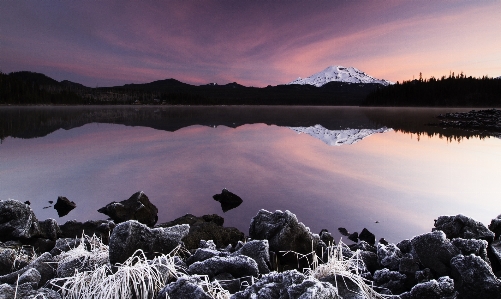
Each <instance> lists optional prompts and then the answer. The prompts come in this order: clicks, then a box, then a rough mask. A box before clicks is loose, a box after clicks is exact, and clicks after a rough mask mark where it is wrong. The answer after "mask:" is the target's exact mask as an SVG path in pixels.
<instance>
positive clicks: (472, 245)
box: [451, 238, 490, 264]
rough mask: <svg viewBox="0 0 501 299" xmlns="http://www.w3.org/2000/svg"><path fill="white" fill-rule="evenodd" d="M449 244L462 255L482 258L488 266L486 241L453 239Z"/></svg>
mask: <svg viewBox="0 0 501 299" xmlns="http://www.w3.org/2000/svg"><path fill="white" fill-rule="evenodd" d="M451 243H452V245H454V246H456V247H457V248H458V249H459V251H461V254H462V255H470V254H474V255H476V256H479V257H480V258H482V259H483V260H484V261H485V262H486V263H488V264H490V261H489V258H488V257H487V246H488V243H487V241H485V240H476V239H461V238H454V239H452V241H451Z"/></svg>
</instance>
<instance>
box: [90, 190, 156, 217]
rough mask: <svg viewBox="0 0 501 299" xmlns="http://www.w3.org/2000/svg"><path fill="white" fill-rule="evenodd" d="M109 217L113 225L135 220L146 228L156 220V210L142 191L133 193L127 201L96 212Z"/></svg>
mask: <svg viewBox="0 0 501 299" xmlns="http://www.w3.org/2000/svg"><path fill="white" fill-rule="evenodd" d="M97 211H98V212H99V213H103V214H105V215H107V216H109V217H110V218H111V219H113V221H115V223H120V222H124V221H127V220H137V221H139V222H141V223H143V224H146V225H147V226H153V225H155V223H157V220H158V215H157V214H158V209H157V207H156V206H155V205H153V204H152V203H151V202H150V200H149V199H148V197H147V196H146V194H144V192H143V191H139V192H136V193H134V194H133V195H132V196H131V197H130V198H129V199H127V200H122V201H121V202H115V201H114V202H112V203H109V204H107V205H106V206H105V207H103V208H100V209H99V210H97Z"/></svg>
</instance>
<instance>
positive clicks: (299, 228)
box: [249, 210, 320, 264]
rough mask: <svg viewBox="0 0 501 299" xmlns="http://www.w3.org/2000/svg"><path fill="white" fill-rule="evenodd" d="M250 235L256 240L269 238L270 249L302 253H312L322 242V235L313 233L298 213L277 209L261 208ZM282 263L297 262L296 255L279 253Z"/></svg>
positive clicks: (251, 227)
mask: <svg viewBox="0 0 501 299" xmlns="http://www.w3.org/2000/svg"><path fill="white" fill-rule="evenodd" d="M249 237H250V238H252V239H256V240H268V243H269V246H270V250H271V251H274V252H275V253H279V252H280V251H294V252H297V253H301V254H308V253H311V252H312V250H316V249H317V246H318V245H319V243H320V237H319V236H318V235H317V234H312V233H311V232H310V229H309V228H307V227H306V226H305V225H304V224H303V223H301V222H299V221H298V220H297V218H296V215H294V214H292V213H291V212H289V211H285V212H282V211H275V212H274V213H271V212H268V211H266V210H260V211H259V212H258V214H257V215H256V216H254V218H252V220H251V223H250V228H249ZM279 259H280V261H281V262H282V263H296V264H297V260H296V256H295V255H293V254H290V255H289V256H283V255H281V254H279Z"/></svg>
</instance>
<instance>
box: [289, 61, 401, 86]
mask: <svg viewBox="0 0 501 299" xmlns="http://www.w3.org/2000/svg"><path fill="white" fill-rule="evenodd" d="M329 82H344V83H375V84H381V85H384V86H387V85H390V84H393V83H392V82H390V81H388V80H383V79H376V78H374V77H372V76H369V75H367V74H366V73H364V72H362V71H361V70H359V69H357V68H354V67H348V68H346V67H344V66H340V65H336V66H329V67H327V68H326V69H324V70H323V71H321V72H318V73H316V74H313V75H311V76H309V77H307V78H304V79H302V78H301V77H299V78H297V79H296V80H294V81H292V82H289V83H287V84H288V85H291V84H300V85H305V84H308V85H314V86H316V87H321V86H323V85H325V84H327V83H329Z"/></svg>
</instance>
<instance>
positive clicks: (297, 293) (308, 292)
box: [288, 278, 338, 299]
mask: <svg viewBox="0 0 501 299" xmlns="http://www.w3.org/2000/svg"><path fill="white" fill-rule="evenodd" d="M288 293H289V298H301V299H329V298H332V299H334V298H337V297H338V296H337V289H336V287H334V286H333V285H332V284H330V283H328V282H321V281H318V280H316V279H314V278H307V279H305V280H304V281H303V282H301V283H300V284H297V285H293V286H291V287H289V288H288Z"/></svg>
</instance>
